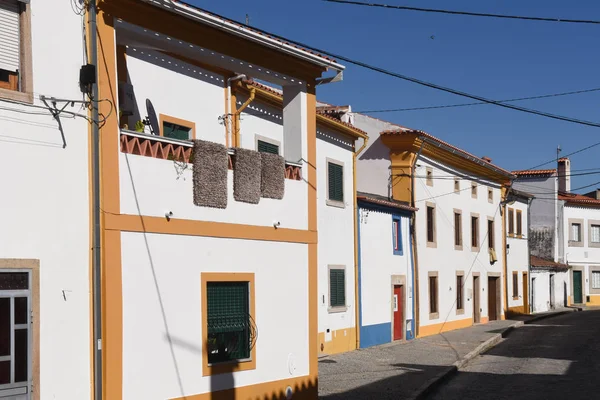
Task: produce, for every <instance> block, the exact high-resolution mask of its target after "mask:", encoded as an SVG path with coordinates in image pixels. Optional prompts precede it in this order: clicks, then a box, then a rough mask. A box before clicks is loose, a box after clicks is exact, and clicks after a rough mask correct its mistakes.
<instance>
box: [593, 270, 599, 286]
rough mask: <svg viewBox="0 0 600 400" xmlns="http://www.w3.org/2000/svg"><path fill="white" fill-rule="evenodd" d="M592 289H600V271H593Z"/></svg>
mask: <svg viewBox="0 0 600 400" xmlns="http://www.w3.org/2000/svg"><path fill="white" fill-rule="evenodd" d="M592 289H600V271H592Z"/></svg>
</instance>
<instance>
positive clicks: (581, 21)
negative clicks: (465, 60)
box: [323, 0, 600, 24]
mask: <svg viewBox="0 0 600 400" xmlns="http://www.w3.org/2000/svg"><path fill="white" fill-rule="evenodd" d="M323 1H326V2H329V3H340V4H351V5H356V6H365V7H379V8H389V9H395V10H405V11H420V12H428V13H438V14H452V15H467V16H470V17H488V18H502V19H518V20H525V21H538V22H560V23H569V24H600V21H594V20H588V19H567V18H547V17H529V16H522V15H506V14H491V13H476V12H471V11H454V10H442V9H436V8H421V7H408V6H396V5H387V4H377V3H363V2H360V1H350V0H323Z"/></svg>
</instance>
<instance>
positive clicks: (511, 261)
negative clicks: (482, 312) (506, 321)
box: [504, 200, 529, 307]
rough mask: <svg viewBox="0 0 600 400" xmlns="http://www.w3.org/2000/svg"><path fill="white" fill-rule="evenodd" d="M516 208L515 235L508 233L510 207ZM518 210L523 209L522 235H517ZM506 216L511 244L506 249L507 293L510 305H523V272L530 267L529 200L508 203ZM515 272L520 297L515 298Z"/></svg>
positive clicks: (508, 240) (514, 216)
mask: <svg viewBox="0 0 600 400" xmlns="http://www.w3.org/2000/svg"><path fill="white" fill-rule="evenodd" d="M509 208H510V209H512V210H514V213H513V218H514V230H515V234H514V235H509V234H508V226H509V225H508V218H509V212H508V209H509ZM517 210H519V211H521V221H522V222H521V227H522V228H521V229H522V236H521V237H517V236H516V231H517ZM504 217H505V218H506V244H507V245H509V247H510V248H509V249H507V250H506V252H507V256H506V263H507V272H508V274H507V289H508V291H507V293H508V307H518V306H522V305H523V304H524V303H523V295H524V293H523V273H525V274H527V271H528V269H529V249H528V247H527V240H528V238H529V236H528V230H527V222H528V221H527V201H526V200H517V201H515V202H514V203H513V204H509V205H507V212H506V215H505V216H504ZM513 272H517V273H518V298H517V299H514V298H513Z"/></svg>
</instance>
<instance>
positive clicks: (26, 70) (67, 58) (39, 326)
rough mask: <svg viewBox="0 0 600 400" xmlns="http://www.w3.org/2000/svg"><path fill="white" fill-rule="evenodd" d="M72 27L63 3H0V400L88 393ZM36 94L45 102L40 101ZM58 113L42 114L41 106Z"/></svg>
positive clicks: (78, 102) (85, 193)
mask: <svg viewBox="0 0 600 400" xmlns="http://www.w3.org/2000/svg"><path fill="white" fill-rule="evenodd" d="M57 21H60V27H59V28H57ZM83 23H84V18H83V16H81V15H77V14H76V13H75V12H74V10H73V8H72V7H71V4H70V2H63V1H56V0H52V1H49V0H47V1H17V0H2V1H0V32H1V33H0V155H1V158H0V163H1V164H2V168H3V171H5V173H3V174H2V177H1V178H0V182H1V183H2V187H3V188H5V190H7V192H6V195H5V196H2V199H0V206H1V207H2V209H3V210H5V215H4V217H3V220H2V227H1V228H0V237H1V240H0V398H3V399H4V398H10V399H18V400H30V399H35V400H38V399H52V398H57V399H58V398H61V399H87V398H90V396H91V382H92V369H91V366H92V359H91V354H92V343H91V328H92V319H91V293H90V273H91V251H90V249H91V241H90V227H91V222H90V219H91V215H90V192H89V190H90V187H89V180H88V174H89V172H90V171H89V164H88V160H89V144H90V141H89V132H90V124H89V123H88V122H87V121H86V118H88V112H87V109H86V108H85V107H82V100H83V99H84V96H83V94H82V92H81V90H80V87H79V85H78V84H77V82H78V80H79V72H80V68H81V66H82V64H85V63H86V60H85V57H84V55H85V51H84V38H83V36H82V24H83ZM49 32H51V34H49ZM57 43H59V44H60V45H59V46H60V50H59V52H58V53H57ZM57 54H60V57H57ZM44 96H46V97H48V98H55V99H48V100H47V104H46V103H44V100H43V99H44ZM71 101H74V102H75V103H74V107H72V106H71ZM65 105H67V106H66V108H65V109H64V111H63V112H62V113H60V114H57V117H56V118H54V117H53V114H52V112H51V109H52V110H54V111H58V110H56V109H55V106H56V107H58V108H62V107H63V106H65ZM6 396H8V397H6Z"/></svg>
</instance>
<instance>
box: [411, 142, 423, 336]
mask: <svg viewBox="0 0 600 400" xmlns="http://www.w3.org/2000/svg"><path fill="white" fill-rule="evenodd" d="M424 145H425V138H424V137H422V136H421V146H420V147H419V152H418V153H417V156H416V157H415V159H414V161H413V163H412V167H411V169H410V175H411V176H410V198H411V201H410V202H411V204H412V206H413V207H415V208H416V207H417V205H416V204H415V166H416V165H417V161H418V160H419V157H420V156H421V151H422V150H423V146H424ZM412 218H413V224H412V227H413V229H412V235H413V237H412V239H413V240H412V249H413V259H414V273H413V321H414V326H413V338H415V339H416V338H417V337H418V336H419V329H420V326H419V323H420V319H419V304H420V303H419V253H418V251H417V213H416V212H413V217H412ZM414 304H416V305H417V307H416V308H415V306H414Z"/></svg>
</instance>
